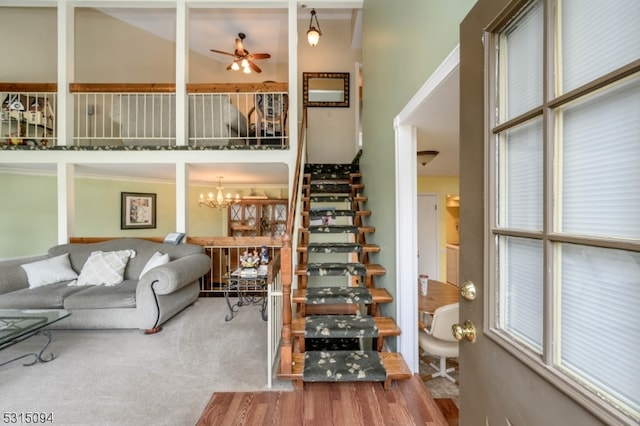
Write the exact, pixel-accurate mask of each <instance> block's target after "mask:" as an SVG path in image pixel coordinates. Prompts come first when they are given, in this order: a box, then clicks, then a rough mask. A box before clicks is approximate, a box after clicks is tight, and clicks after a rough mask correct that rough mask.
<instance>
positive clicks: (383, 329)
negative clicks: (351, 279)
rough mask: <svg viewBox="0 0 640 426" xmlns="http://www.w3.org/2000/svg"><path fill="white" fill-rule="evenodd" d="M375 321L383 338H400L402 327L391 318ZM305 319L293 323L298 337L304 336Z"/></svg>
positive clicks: (301, 318)
mask: <svg viewBox="0 0 640 426" xmlns="http://www.w3.org/2000/svg"><path fill="white" fill-rule="evenodd" d="M373 321H374V322H375V323H376V327H378V334H379V335H380V336H382V337H387V336H399V335H400V327H398V325H397V324H396V322H395V321H394V320H393V318H391V317H373ZM304 329H305V318H303V317H300V318H294V319H293V320H292V321H291V333H292V334H293V335H294V336H296V337H302V336H304Z"/></svg>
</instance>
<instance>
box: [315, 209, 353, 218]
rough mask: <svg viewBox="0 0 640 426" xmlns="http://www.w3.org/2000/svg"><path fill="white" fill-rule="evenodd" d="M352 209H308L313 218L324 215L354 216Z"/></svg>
mask: <svg viewBox="0 0 640 426" xmlns="http://www.w3.org/2000/svg"><path fill="white" fill-rule="evenodd" d="M355 215H356V214H355V212H354V211H353V210H335V209H309V216H310V217H311V218H312V219H314V218H321V217H324V216H351V217H353V216H355Z"/></svg>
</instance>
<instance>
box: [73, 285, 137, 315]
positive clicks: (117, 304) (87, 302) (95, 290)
mask: <svg viewBox="0 0 640 426" xmlns="http://www.w3.org/2000/svg"><path fill="white" fill-rule="evenodd" d="M137 285H138V281H137V280H126V281H123V282H122V283H120V284H118V285H114V286H91V287H80V288H84V290H82V291H79V292H77V293H73V294H72V295H70V296H69V297H67V298H66V299H65V300H64V308H65V309H72V310H73V309H110V308H135V307H136V287H137Z"/></svg>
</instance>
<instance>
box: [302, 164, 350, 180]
mask: <svg viewBox="0 0 640 426" xmlns="http://www.w3.org/2000/svg"><path fill="white" fill-rule="evenodd" d="M359 170H360V166H359V165H358V164H305V166H304V172H305V173H310V174H311V175H312V176H313V177H314V178H316V179H348V178H349V174H350V173H353V172H357V171H359Z"/></svg>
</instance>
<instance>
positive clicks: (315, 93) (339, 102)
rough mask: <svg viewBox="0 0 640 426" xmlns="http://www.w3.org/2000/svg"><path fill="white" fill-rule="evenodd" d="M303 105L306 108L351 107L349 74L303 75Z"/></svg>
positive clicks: (309, 73) (324, 73)
mask: <svg viewBox="0 0 640 426" xmlns="http://www.w3.org/2000/svg"><path fill="white" fill-rule="evenodd" d="M302 104H303V106H305V107H325V108H326V107H346V108H348V107H349V73H348V72H304V73H302Z"/></svg>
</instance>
